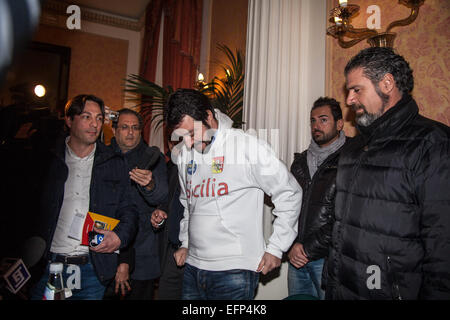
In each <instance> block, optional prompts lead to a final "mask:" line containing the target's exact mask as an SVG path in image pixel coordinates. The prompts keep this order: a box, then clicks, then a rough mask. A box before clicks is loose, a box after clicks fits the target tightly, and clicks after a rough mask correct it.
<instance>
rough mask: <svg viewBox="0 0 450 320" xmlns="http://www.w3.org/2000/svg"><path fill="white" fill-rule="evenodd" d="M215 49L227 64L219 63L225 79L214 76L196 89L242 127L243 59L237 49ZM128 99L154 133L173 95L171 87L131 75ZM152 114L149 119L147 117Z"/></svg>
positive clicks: (127, 84) (225, 47)
mask: <svg viewBox="0 0 450 320" xmlns="http://www.w3.org/2000/svg"><path fill="white" fill-rule="evenodd" d="M218 48H219V49H220V50H221V51H223V52H224V53H225V56H226V58H227V60H228V62H227V63H221V64H220V65H221V68H222V69H223V71H224V73H225V77H224V78H218V77H214V78H213V79H212V80H211V81H210V82H208V83H202V84H201V85H199V86H198V87H197V88H198V90H200V91H201V92H203V93H204V94H205V95H206V96H208V97H209V98H210V100H211V104H212V105H213V107H214V108H217V109H219V110H220V111H222V112H223V113H225V114H227V115H228V116H229V117H230V118H231V119H232V120H233V122H234V124H233V126H234V127H241V126H242V124H243V122H242V108H243V96H244V58H243V55H242V52H241V51H240V50H236V54H234V53H233V52H232V51H231V50H230V48H228V47H227V46H226V45H222V44H219V45H218ZM124 91H125V93H128V94H129V95H128V97H127V100H128V101H132V102H136V105H135V107H136V108H138V109H139V110H140V113H141V114H142V116H143V118H144V119H146V121H151V124H152V125H153V127H154V130H156V129H157V128H158V127H159V126H160V125H161V124H162V123H163V121H164V108H165V107H166V102H167V99H168V97H169V95H170V94H171V93H172V92H173V88H172V87H171V86H168V87H165V88H164V87H161V86H159V85H157V84H155V83H153V82H151V81H148V80H147V79H145V78H143V77H141V76H139V75H135V74H131V75H129V76H128V78H127V79H125V89H124ZM150 114H151V117H149V115H150Z"/></svg>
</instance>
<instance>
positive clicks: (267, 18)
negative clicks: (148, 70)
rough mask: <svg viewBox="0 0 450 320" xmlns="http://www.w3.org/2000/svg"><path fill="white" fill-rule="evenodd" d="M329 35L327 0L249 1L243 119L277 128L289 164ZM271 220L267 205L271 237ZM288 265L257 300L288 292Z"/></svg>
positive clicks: (320, 84) (252, 125) (301, 137)
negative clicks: (327, 28) (327, 35)
mask: <svg viewBox="0 0 450 320" xmlns="http://www.w3.org/2000/svg"><path fill="white" fill-rule="evenodd" d="M325 37H326V1H325V0H283V1H279V0H249V14H248V26H247V49H246V63H245V65H246V70H245V74H246V78H245V89H244V90H245V92H244V121H245V122H246V129H255V130H257V131H258V130H259V129H267V131H268V132H270V131H276V132H277V134H276V135H275V136H274V138H269V139H268V141H269V142H270V143H271V144H272V147H274V149H275V150H276V151H278V155H279V158H280V159H281V160H282V161H283V162H284V163H285V164H286V166H287V167H288V168H289V167H290V164H291V163H292V161H293V158H294V152H299V151H303V150H304V149H306V148H307V146H308V144H309V141H310V139H311V138H310V137H311V135H310V129H309V113H310V109H311V106H312V104H313V102H314V101H315V100H316V99H317V98H318V97H319V96H322V95H324V93H325ZM268 136H269V137H270V136H271V135H270V134H269V135H268ZM272 219H273V216H272V214H271V213H270V209H269V208H268V207H266V210H265V218H264V223H265V226H264V227H265V228H264V231H265V236H266V239H267V238H268V237H269V235H270V234H271V232H272V228H271V226H272ZM287 267H288V264H287V263H286V262H285V263H283V264H282V266H281V269H280V270H279V275H277V276H276V277H275V278H274V279H272V280H271V281H269V282H268V283H266V284H263V283H262V282H261V283H260V285H259V288H258V293H257V296H256V299H283V298H285V297H287V296H288V290H287V269H288V268H287ZM275 275H276V274H275Z"/></svg>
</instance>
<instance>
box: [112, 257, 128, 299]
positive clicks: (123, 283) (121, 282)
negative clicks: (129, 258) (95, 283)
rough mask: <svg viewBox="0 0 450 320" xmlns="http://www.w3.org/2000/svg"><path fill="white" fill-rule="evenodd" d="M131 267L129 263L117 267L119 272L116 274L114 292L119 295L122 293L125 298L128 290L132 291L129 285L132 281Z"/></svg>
mask: <svg viewBox="0 0 450 320" xmlns="http://www.w3.org/2000/svg"><path fill="white" fill-rule="evenodd" d="M129 272H130V266H129V265H128V263H121V264H119V266H118V267H117V272H116V278H115V280H116V287H115V289H114V292H115V293H116V294H117V293H118V292H119V289H120V292H121V294H122V295H123V296H124V295H126V293H127V292H126V290H128V291H131V287H130V284H129V282H128V281H129V279H130V273H129Z"/></svg>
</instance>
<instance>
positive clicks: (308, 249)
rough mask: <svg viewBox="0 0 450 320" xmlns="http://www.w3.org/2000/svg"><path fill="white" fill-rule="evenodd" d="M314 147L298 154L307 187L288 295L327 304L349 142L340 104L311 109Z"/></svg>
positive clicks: (323, 101) (297, 166)
mask: <svg viewBox="0 0 450 320" xmlns="http://www.w3.org/2000/svg"><path fill="white" fill-rule="evenodd" d="M310 123H311V136H312V138H311V144H310V145H309V147H308V149H307V150H305V151H303V152H302V153H295V155H294V162H293V163H292V166H291V172H292V174H293V175H294V177H295V178H296V179H297V181H298V183H299V184H300V186H301V187H302V190H303V197H302V209H301V211H300V218H299V221H298V235H297V238H296V239H295V242H294V244H293V245H292V247H291V249H290V250H289V254H288V257H289V262H290V264H289V269H288V290H289V296H293V295H299V294H304V295H310V296H314V297H316V298H319V299H321V300H322V299H324V297H325V292H324V290H323V289H322V270H323V268H324V262H325V258H326V257H327V256H328V249H329V245H330V242H331V230H332V227H333V222H334V198H335V195H336V173H337V163H338V160H339V153H340V151H341V149H342V147H343V145H344V143H345V141H346V138H345V134H344V131H343V130H342V129H343V127H344V120H343V119H342V110H341V107H340V105H339V102H337V101H336V100H335V99H332V98H328V97H321V98H319V99H317V100H316V101H315V102H314V104H313V107H312V109H311V118H310Z"/></svg>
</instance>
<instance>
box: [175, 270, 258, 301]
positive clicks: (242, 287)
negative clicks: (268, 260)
mask: <svg viewBox="0 0 450 320" xmlns="http://www.w3.org/2000/svg"><path fill="white" fill-rule="evenodd" d="M258 281H259V273H257V272H254V271H250V270H241V269H234V270H227V271H207V270H201V269H198V268H196V267H194V266H191V265H189V264H186V265H185V268H184V276H183V291H182V295H181V299H183V300H253V299H254V297H255V291H256V287H257V286H258Z"/></svg>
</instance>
